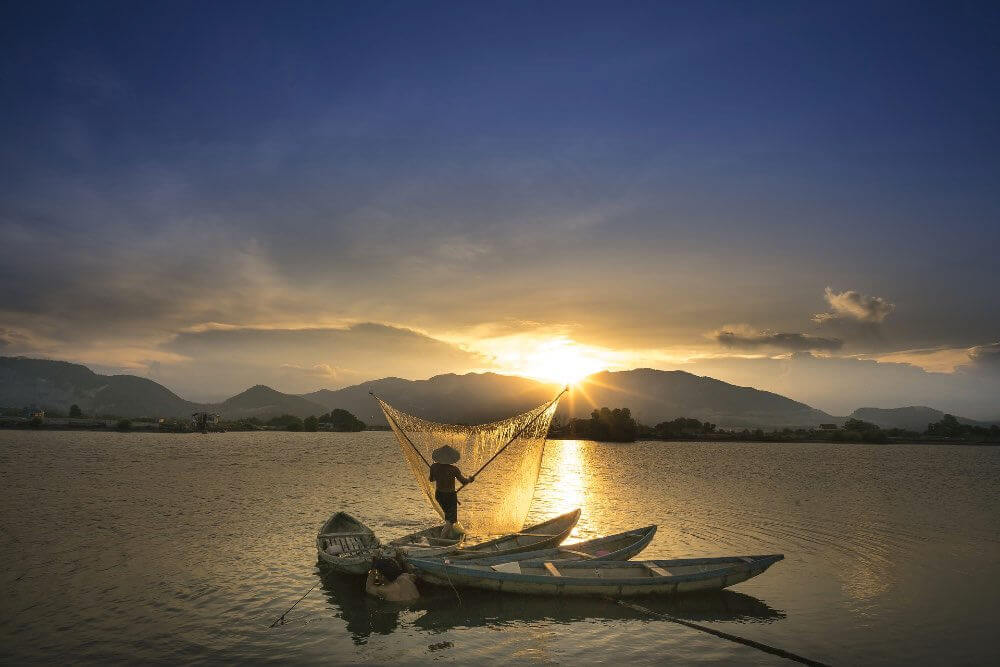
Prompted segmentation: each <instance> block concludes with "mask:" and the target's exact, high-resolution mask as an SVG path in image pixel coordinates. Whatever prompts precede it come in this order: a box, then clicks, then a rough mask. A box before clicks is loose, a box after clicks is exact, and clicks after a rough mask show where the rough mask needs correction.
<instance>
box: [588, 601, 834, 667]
mask: <svg viewBox="0 0 1000 667" xmlns="http://www.w3.org/2000/svg"><path fill="white" fill-rule="evenodd" d="M607 599H608V600H611V601H612V602H615V603H617V604H620V605H621V606H623V607H627V608H628V609H631V610H633V611H638V612H642V613H644V614H649V615H650V616H655V617H656V618H662V619H663V620H665V621H670V622H672V623H678V624H680V625H683V626H685V627H688V628H692V629H694V630H701V631H702V632H707V633H708V634H710V635H715V636H716V637H721V638H722V639H726V640H729V641H731V642H736V643H737V644H743V645H744V646H750V647H751V648H755V649H757V650H758V651H763V652H764V653H770V654H771V655H776V656H779V657H782V658H785V659H787V660H793V661H795V662H798V663H801V664H803V665H813V666H814V667H829V665H827V664H826V663H825V662H819V661H817V660H812V659H810V658H805V657H803V656H801V655H798V654H796V653H792V652H791V651H786V650H785V649H783V648H777V647H775V646H770V645H768V644H762V643H760V642H756V641H754V640H752V639H747V638H746V637H740V636H738V635H731V634H729V633H728V632H722V631H721V630H715V629H714V628H709V627H706V626H704V625H698V624H697V623H692V622H691V621H685V620H683V619H680V618H677V617H675V616H670V615H669V614H661V613H660V612H656V611H653V610H652V609H647V608H646V607H643V606H642V605H639V604H636V603H634V602H626V601H625V600H618V599H615V598H612V597H609V598H607Z"/></svg>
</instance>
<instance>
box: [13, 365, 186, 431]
mask: <svg viewBox="0 0 1000 667" xmlns="http://www.w3.org/2000/svg"><path fill="white" fill-rule="evenodd" d="M74 403H75V404H77V405H79V406H80V408H81V409H82V410H83V411H84V413H85V414H88V415H116V416H121V417H157V416H159V417H178V416H185V415H187V416H190V414H191V412H193V411H195V410H197V409H199V407H200V406H199V405H198V404H197V403H192V402H191V401H185V400H184V399H183V398H181V397H180V396H178V395H177V394H175V393H173V392H172V391H170V390H169V389H167V388H166V387H164V386H163V385H161V384H158V383H156V382H153V381H152V380H148V379H146V378H141V377H136V376H134V375H98V374H97V373H94V372H93V371H92V370H90V369H89V368H87V367H86V366H82V365H80V364H72V363H69V362H66V361H49V360H47V359H27V358H25V357H0V405H3V406H9V407H23V406H26V405H37V406H39V407H41V408H45V409H48V410H53V409H56V410H60V411H62V412H68V411H69V406H71V405H73V404H74Z"/></svg>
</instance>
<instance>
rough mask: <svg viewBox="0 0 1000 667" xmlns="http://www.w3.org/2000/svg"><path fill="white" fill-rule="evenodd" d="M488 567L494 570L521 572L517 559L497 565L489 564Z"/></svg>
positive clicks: (511, 572)
mask: <svg viewBox="0 0 1000 667" xmlns="http://www.w3.org/2000/svg"><path fill="white" fill-rule="evenodd" d="M490 569H491V570H493V571H494V572H507V573H509V574H521V564H520V563H518V562H517V561H513V562H511V563H500V564H499V565H490Z"/></svg>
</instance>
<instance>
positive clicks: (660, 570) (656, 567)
mask: <svg viewBox="0 0 1000 667" xmlns="http://www.w3.org/2000/svg"><path fill="white" fill-rule="evenodd" d="M643 565H645V566H646V569H647V570H649V571H650V572H652V573H653V574H655V575H657V576H660V577H669V576H672V575H671V574H670V573H669V572H667V571H666V570H665V569H663V568H662V567H660V566H659V565H650V564H649V563H643Z"/></svg>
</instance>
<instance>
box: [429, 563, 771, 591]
mask: <svg viewBox="0 0 1000 667" xmlns="http://www.w3.org/2000/svg"><path fill="white" fill-rule="evenodd" d="M745 558H747V559H749V562H742V563H731V564H726V565H725V566H724V567H720V568H718V569H713V570H709V571H705V572H698V573H693V574H686V575H679V576H663V577H658V576H654V577H648V578H638V577H623V578H609V579H597V578H589V577H588V578H585V577H574V576H573V574H572V570H573V568H574V566H581V565H582V566H587V565H588V563H581V562H579V561H574V562H570V563H559V564H558V565H559V567H560V568H563V575H562V576H559V577H554V576H539V575H532V574H514V573H510V572H489V571H483V570H477V569H473V568H470V567H463V566H462V565H454V564H446V563H444V562H441V561H430V560H422V561H421V560H417V561H414V560H411V561H410V565H411V567H412V568H413V570H414V571H415V572H416V573H417V576H418V577H419V578H420V579H421V580H423V581H426V582H428V583H432V584H438V585H442V586H455V587H466V588H478V589H482V590H487V591H497V592H504V593H518V594H524V595H554V596H611V597H622V598H627V597H641V596H647V595H677V594H683V593H694V592H697V591H710V590H720V589H723V588H727V587H729V586H733V585H734V584H738V583H741V582H743V581H746V580H747V579H750V578H752V577H755V576H757V575H758V574H761V573H762V572H764V571H765V570H766V569H767V568H769V567H770V566H771V565H773V564H774V563H776V562H778V561H779V560H781V559H783V558H784V556H782V555H780V554H773V555H767V556H748V557H745ZM696 560H703V561H708V560H713V559H688V560H686V561H648V563H649V564H656V566H657V567H661V568H668V567H672V566H674V565H676V564H677V563H681V562H684V563H693V562H695V561H696ZM717 560H729V559H717ZM629 562H630V563H633V562H634V561H629ZM619 564H620V563H616V562H612V561H602V562H600V563H595V564H593V565H594V566H596V567H605V566H612V567H613V566H615V565H619ZM635 564H639V563H635Z"/></svg>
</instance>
